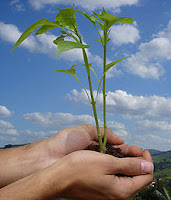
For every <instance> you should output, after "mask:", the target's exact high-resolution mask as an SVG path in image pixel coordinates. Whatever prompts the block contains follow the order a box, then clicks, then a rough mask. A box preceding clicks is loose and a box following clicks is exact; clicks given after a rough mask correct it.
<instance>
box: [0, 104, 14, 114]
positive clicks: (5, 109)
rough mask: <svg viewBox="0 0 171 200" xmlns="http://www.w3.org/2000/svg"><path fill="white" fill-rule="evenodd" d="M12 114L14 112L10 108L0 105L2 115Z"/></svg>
mask: <svg viewBox="0 0 171 200" xmlns="http://www.w3.org/2000/svg"><path fill="white" fill-rule="evenodd" d="M11 115H12V112H11V111H10V110H8V108H6V107H5V106H1V105H0V117H10V116H11Z"/></svg>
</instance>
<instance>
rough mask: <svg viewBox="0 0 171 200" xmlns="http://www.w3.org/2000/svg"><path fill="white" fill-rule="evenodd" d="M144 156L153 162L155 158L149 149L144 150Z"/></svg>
mask: <svg viewBox="0 0 171 200" xmlns="http://www.w3.org/2000/svg"><path fill="white" fill-rule="evenodd" d="M143 158H144V159H145V160H147V161H150V162H153V159H152V157H151V154H150V152H149V151H148V150H144V151H143Z"/></svg>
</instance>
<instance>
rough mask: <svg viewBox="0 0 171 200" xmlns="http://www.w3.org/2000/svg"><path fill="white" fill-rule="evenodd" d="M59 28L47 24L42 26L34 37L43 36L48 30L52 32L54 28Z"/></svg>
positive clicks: (55, 25)
mask: <svg viewBox="0 0 171 200" xmlns="http://www.w3.org/2000/svg"><path fill="white" fill-rule="evenodd" d="M59 27H60V26H59V25H57V23H56V24H53V23H52V24H48V25H43V26H42V27H41V28H40V29H39V30H38V31H37V32H36V33H35V35H39V34H43V33H46V32H47V31H49V30H52V29H54V28H59Z"/></svg>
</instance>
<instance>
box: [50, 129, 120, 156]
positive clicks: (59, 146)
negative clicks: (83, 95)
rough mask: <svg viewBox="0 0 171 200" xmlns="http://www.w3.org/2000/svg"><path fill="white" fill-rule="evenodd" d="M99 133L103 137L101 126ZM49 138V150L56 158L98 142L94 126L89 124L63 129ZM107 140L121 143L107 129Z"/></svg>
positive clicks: (112, 142) (117, 143)
mask: <svg viewBox="0 0 171 200" xmlns="http://www.w3.org/2000/svg"><path fill="white" fill-rule="evenodd" d="M101 134H102V138H103V135H104V134H103V128H101ZM50 140H51V151H52V152H53V154H54V155H55V156H57V157H58V158H59V157H60V158H62V157H64V156H65V155H67V154H69V153H71V152H74V151H78V150H84V149H85V148H86V147H88V146H89V145H93V144H98V137H97V132H96V128H95V127H94V126H91V125H81V126H76V127H72V128H66V129H63V130H61V131H59V132H58V133H57V134H56V135H55V136H54V137H52V138H51V139H50ZM108 142H109V143H111V144H116V145H120V144H122V143H123V140H122V139H120V138H119V137H118V136H116V135H115V134H114V133H113V132H112V131H111V130H110V129H108Z"/></svg>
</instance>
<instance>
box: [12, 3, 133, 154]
mask: <svg viewBox="0 0 171 200" xmlns="http://www.w3.org/2000/svg"><path fill="white" fill-rule="evenodd" d="M58 10H59V12H58V13H57V15H56V18H55V20H54V21H49V20H47V19H41V20H38V21H37V22H35V23H34V24H32V25H31V26H29V27H28V28H27V29H26V30H25V31H24V32H23V34H22V35H21V36H20V38H19V39H18V40H17V42H16V43H15V45H14V46H13V48H12V50H11V51H13V50H14V49H15V48H16V47H17V46H18V45H20V44H21V43H22V42H23V41H24V40H25V39H26V38H27V37H28V36H29V35H31V34H32V33H33V32H34V31H35V30H36V29H38V28H39V30H37V32H36V33H35V35H39V34H43V33H46V32H47V31H49V30H52V29H55V28H57V29H60V30H61V31H60V32H61V35H60V36H58V37H57V38H56V39H55V40H54V41H53V43H54V44H55V45H57V47H58V51H57V54H56V55H59V54H61V53H62V52H65V51H68V50H71V49H75V48H79V49H81V50H82V54H83V59H84V64H82V65H79V64H76V65H73V66H72V67H71V68H69V69H58V70H55V71H58V72H63V73H68V74H70V75H72V76H73V77H74V78H76V79H77V81H78V82H79V83H80V84H81V86H82V87H83V89H84V91H85V93H86V95H87V97H88V100H89V102H90V104H91V105H92V109H93V114H94V119H95V123H96V129H97V134H98V139H99V145H100V151H101V152H104V150H105V146H106V142H107V122H106V96H107V95H106V88H105V82H106V73H107V71H108V70H109V69H110V68H111V67H113V66H114V65H116V64H117V63H118V62H120V61H122V60H124V59H126V58H127V57H128V56H127V57H124V58H121V59H119V60H116V61H113V62H111V63H109V64H106V58H107V43H108V42H109V40H110V38H109V33H110V30H111V27H112V26H113V25H114V24H116V23H132V22H133V19H132V18H130V17H118V18H116V15H112V14H108V13H107V12H106V11H105V9H104V8H103V11H102V13H101V14H98V13H96V12H94V11H93V13H92V15H88V14H87V13H85V12H83V11H80V10H75V9H74V5H73V7H72V8H65V9H58ZM75 12H78V13H80V14H82V15H83V16H84V17H86V18H87V19H88V20H89V21H90V22H91V23H92V24H93V25H94V27H95V30H96V31H97V33H98V35H99V40H96V41H97V42H100V43H101V44H102V46H103V74H102V77H101V79H99V78H98V76H97V74H96V72H95V70H94V69H93V67H92V66H91V63H89V61H88V56H87V53H86V50H85V49H86V48H89V47H90V46H89V45H85V44H83V40H82V37H81V34H80V32H79V29H78V26H77V22H76V18H75ZM97 26H98V27H97ZM98 28H100V29H101V30H99V29H98ZM101 32H102V34H101ZM68 37H69V38H71V39H72V41H71V40H65V39H66V38H68ZM77 66H85V68H86V73H87V78H88V84H89V91H90V94H89V93H88V91H87V90H86V88H85V87H84V85H83V84H82V83H81V81H80V80H79V79H78V77H77V76H76V70H75V67H77ZM90 70H92V71H93V73H94V74H95V76H96V78H97V80H98V88H97V95H96V99H95V98H94V95H93V87H92V81H91V74H90ZM102 82H103V86H102V87H101V84H102ZM100 89H101V90H102V92H103V120H104V132H105V134H104V139H103V140H102V136H101V133H100V127H99V119H98V116H97V111H96V100H97V97H98V94H99V90H100Z"/></svg>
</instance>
